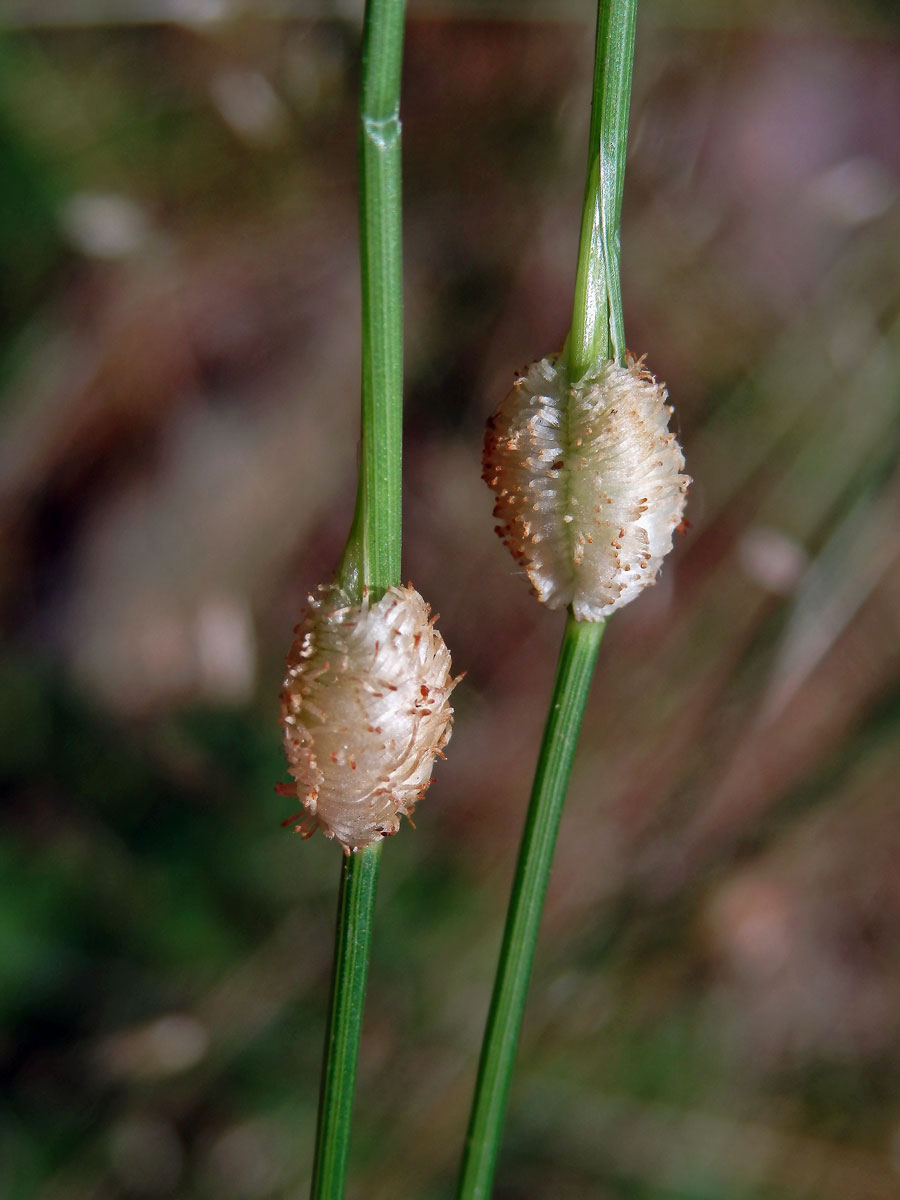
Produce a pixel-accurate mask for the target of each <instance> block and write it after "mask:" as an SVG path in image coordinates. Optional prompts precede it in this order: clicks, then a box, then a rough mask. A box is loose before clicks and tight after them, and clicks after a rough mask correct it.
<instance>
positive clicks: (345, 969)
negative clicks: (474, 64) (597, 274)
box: [310, 0, 405, 1200]
mask: <svg viewBox="0 0 900 1200" xmlns="http://www.w3.org/2000/svg"><path fill="white" fill-rule="evenodd" d="M404 15H405V0H367V3H366V15H365V23H364V27H363V45H362V82H361V97H360V123H359V230H360V266H361V271H360V274H361V282H362V433H361V448H360V470H359V488H358V491H357V498H356V510H355V512H354V517H353V524H352V527H351V530H350V536H349V538H348V540H347V547H346V550H345V551H344V555H343V558H342V561H341V565H340V568H339V571H338V577H339V579H340V582H341V584H342V586H343V587H344V589H345V590H346V591H347V592H348V594H349V595H350V596H351V597H352V598H353V599H355V600H356V601H357V603H359V602H361V601H362V599H363V597H364V596H365V595H366V594H368V595H369V596H372V595H374V596H378V595H380V594H381V593H382V592H383V591H384V590H385V588H387V587H389V586H391V585H392V584H399V583H400V546H401V512H400V496H401V455H402V427H403V264H402V235H401V207H400V189H401V181H400V115H399V114H400V71H401V64H402V56H403V22H404ZM380 862H381V843H380V842H378V843H375V844H374V845H371V846H367V847H365V848H364V849H362V850H358V851H357V852H356V853H354V854H350V855H347V856H346V857H345V859H344V862H343V867H342V870H341V885H340V892H339V896H338V914H337V927H336V931H335V952H334V966H333V972H332V983H331V1002H330V1006H329V1014H328V1029H327V1034H326V1038H325V1052H324V1061H323V1066H322V1076H321V1086H320V1093H319V1117H318V1126H317V1131H316V1149H315V1161H314V1164H313V1177H312V1187H311V1191H310V1196H311V1198H312V1200H340V1197H342V1196H343V1195H344V1191H345V1187H346V1179H347V1163H348V1158H349V1150H350V1127H351V1121H352V1117H353V1097H354V1091H355V1087H356V1064H357V1059H358V1057H359V1043H360V1037H361V1033H362V1019H363V1009H364V1006H365V997H366V980H367V977H368V969H369V952H370V946H371V938H372V924H373V916H374V910H375V895H376V887H377V882H378V868H379V865H380Z"/></svg>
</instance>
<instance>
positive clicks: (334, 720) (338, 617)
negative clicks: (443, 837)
mask: <svg viewBox="0 0 900 1200" xmlns="http://www.w3.org/2000/svg"><path fill="white" fill-rule="evenodd" d="M435 620H436V617H432V616H431V612H430V609H429V606H428V605H427V604H426V603H425V601H424V600H423V599H422V597H421V596H420V595H419V593H418V592H417V591H416V590H415V588H413V586H412V585H411V584H410V585H408V586H407V587H405V588H400V587H390V588H388V589H387V591H386V592H385V593H384V595H383V596H382V597H381V598H380V599H379V600H376V601H372V602H370V601H369V599H368V598H366V599H364V600H363V603H362V604H361V605H355V604H352V603H351V602H350V600H349V599H348V597H347V595H346V594H345V593H344V592H343V591H342V590H341V589H340V588H339V587H338V586H336V585H331V586H325V587H321V588H320V589H319V590H318V593H317V594H316V595H315V596H310V597H309V607H308V609H307V610H306V612H305V614H304V616H303V619H302V620H301V622H300V624H299V625H298V626H297V627H296V629H295V630H294V633H295V638H294V642H293V644H292V646H291V649H290V652H289V654H288V658H287V674H286V676H285V679H284V685H283V689H282V693H281V713H282V715H281V723H282V728H283V731H284V748H285V753H286V755H287V760H288V769H289V771H290V774H291V776H292V778H293V782H292V783H290V784H279V786H278V791H279V792H280V793H281V794H282V795H289V796H292V797H296V798H297V799H298V800H299V802H300V803H301V805H302V806H303V808H302V811H301V812H299V813H297V814H296V816H295V817H293V818H289V820H288V821H286V822H285V824H290V823H291V822H292V821H294V822H297V823H296V825H295V828H296V829H297V831H298V832H300V833H302V834H303V835H304V836H305V837H308V836H310V835H311V834H312V833H313V832H314V831H315V830H316V829H321V830H322V832H323V833H324V834H325V836H326V837H329V838H334V839H335V840H336V841H338V842H339V843H340V844H341V846H342V847H343V848H344V852H345V853H347V854H349V853H351V852H352V851H354V850H357V849H359V848H360V847H362V846H368V845H370V844H371V843H372V842H377V841H380V840H381V839H382V838H384V837H387V836H389V835H391V834H393V833H396V832H397V830H398V829H399V828H400V818H401V817H403V816H406V817H409V816H410V814H411V813H412V812H413V810H414V808H415V807H416V805H417V804H418V803H419V801H420V800H421V799H422V797H423V796H424V795H425V792H426V790H427V788H428V786H429V784H430V782H431V769H432V765H433V763H434V759H435V758H436V757H440V758H443V757H444V755H443V748H444V746H446V744H447V742H448V741H449V738H450V727H451V722H452V717H453V709H452V708H451V707H450V703H449V696H450V693H451V691H452V690H453V688H454V686H455V684H456V682H457V681H456V680H455V679H453V678H452V677H451V675H450V653H449V651H448V650H447V647H446V645H445V644H444V640H443V638H442V637H441V635H440V634H439V633H438V631H437V629H435V626H434V623H435Z"/></svg>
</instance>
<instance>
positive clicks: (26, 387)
mask: <svg viewBox="0 0 900 1200" xmlns="http://www.w3.org/2000/svg"><path fill="white" fill-rule="evenodd" d="M642 4H643V7H642V12H641V18H640V27H639V33H638V52H637V61H636V69H635V94H634V102H633V108H632V124H631V157H630V160H629V167H628V176H627V183H626V195H625V211H624V234H623V238H624V243H623V281H624V289H625V304H626V326H627V329H628V336H629V344H630V345H631V347H632V349H633V350H634V351H635V352H636V353H643V352H645V351H647V352H648V355H649V363H650V365H651V366H652V368H653V369H654V370H655V371H656V372H658V374H659V375H660V376H661V377H662V378H665V379H666V380H667V381H668V383H669V386H670V390H671V394H672V398H673V401H674V403H675V405H676V409H677V419H678V422H679V425H680V430H681V436H682V440H683V444H684V446H685V451H686V455H687V458H688V467H689V470H690V471H691V473H692V474H693V476H694V478H695V481H696V482H695V485H694V488H693V490H692V495H691V500H690V504H689V509H688V517H689V519H690V521H691V524H692V528H691V529H690V530H689V531H688V533H687V535H686V536H685V538H684V539H683V540H680V541H679V544H678V546H677V547H676V551H675V553H674V554H673V556H672V558H671V559H670V560H669V562H668V564H667V566H666V568H665V570H664V574H663V579H662V581H661V583H660V585H659V586H658V587H656V588H655V589H653V591H652V592H651V593H649V594H647V595H645V596H644V597H642V598H641V599H640V601H639V602H638V603H636V604H635V605H633V606H632V607H630V608H628V609H627V610H625V611H624V612H622V613H621V614H618V615H617V616H616V617H615V619H614V621H613V622H612V624H611V627H610V629H609V631H608V633H607V636H606V639H605V643H604V647H603V652H602V654H601V663H600V668H599V673H598V678H597V681H596V685H595V689H594V693H593V697H592V703H591V707H590V710H589V713H588V716H587V720H586V723H585V731H584V736H583V744H582V747H581V751H580V754H579V758H578V761H577V765H576V770H575V775H574V778H573V787H572V792H571V796H570V801H569V805H568V811H567V815H566V818H565V821H564V825H563V830H562V835H561V841H560V846H559V851H558V859H557V865H556V868H555V872H554V878H553V881H552V884H551V892H550V896H549V902H548V910H547V915H546V920H545V928H544V936H543V938H542V941H541V944H540V947H539V955H538V965H537V971H536V977H535V981H534V987H533V990H532V998H531V1005H530V1009H529V1013H528V1017H527V1020H526V1028H525V1035H524V1041H523V1046H522V1052H521V1056H520V1066H519V1071H518V1074H517V1076H516V1079H515V1082H514V1088H513V1095H512V1103H511V1111H510V1123H509V1129H508V1136H507V1139H506V1143H505V1148H504V1154H503V1159H502V1162H501V1172H500V1181H499V1187H498V1193H497V1194H498V1196H501V1197H504V1198H505V1200H513V1198H517V1200H518V1198H520V1200H526V1198H527V1200H532V1198H535V1200H537V1198H539V1197H540V1198H544V1197H553V1198H554V1200H556V1198H559V1200H575V1198H579V1200H580V1198H585V1200H587V1198H588V1197H590V1198H596V1197H610V1198H612V1197H615V1198H616V1200H619V1198H627V1200H631V1198H635V1200H637V1198H640V1200H675V1198H677V1200H748V1198H751V1197H752V1198H753V1200H801V1198H807V1197H810V1198H812V1197H815V1198H816V1200H832V1198H833V1200H885V1198H886V1197H888V1196H891V1195H895V1194H897V1191H898V1189H900V951H898V947H900V866H898V864H900V822H898V819H897V799H898V791H900V788H898V777H900V756H898V743H900V470H898V449H900V419H898V418H900V26H898V24H897V22H896V17H895V14H894V12H893V8H892V7H891V6H890V5H886V4H881V5H876V4H871V5H869V6H858V5H851V4H849V3H848V2H843V3H842V2H838V0H832V2H831V3H826V2H824V0H820V2H813V0H808V2H807V3H805V4H802V5H799V6H793V7H792V8H791V11H790V14H786V12H785V10H784V9H783V8H782V6H776V5H763V4H757V5H752V6H749V7H747V8H745V9H742V10H741V12H740V13H739V14H738V13H737V11H736V8H735V6H733V5H731V4H727V3H725V2H724V0H720V2H718V3H717V2H715V0H707V2H706V3H696V4H689V5H677V6H676V5H671V4H666V3H663V2H662V0H642ZM4 8H5V9H6V13H7V15H6V26H5V27H4V29H3V31H2V37H0V321H2V330H0V381H2V408H0V420H2V429H3V444H2V451H0V503H2V509H0V539H2V550H3V555H2V563H3V568H2V572H0V601H2V604H0V613H2V621H3V631H4V634H5V642H6V649H5V653H4V656H3V660H2V664H0V711H2V720H0V769H2V776H3V780H4V785H5V786H4V794H5V802H4V808H3V823H2V841H0V862H2V872H0V878H2V880H3V884H4V887H3V894H4V900H3V906H2V908H0V1012H2V1021H0V1024H2V1034H0V1071H2V1077H3V1087H4V1090H5V1093H6V1099H5V1103H4V1105H3V1107H2V1115H0V1161H2V1163H3V1171H2V1178H0V1196H2V1197H3V1200H25V1198H28V1200H31V1198H32V1197H38V1198H39V1200H82V1198H87V1197H90V1198H92V1200H93V1198H95V1197H100V1198H103V1200H120V1198H121V1200H125V1198H131V1197H166V1196H174V1197H189V1198H197V1200H202V1198H206V1197H216V1200H255V1198H260V1200H262V1198H265V1197H281V1196H286V1195H301V1194H303V1189H304V1187H305V1186H306V1182H307V1180H308V1175H309V1170H310V1164H311V1152H312V1142H313V1126H314V1119H315V1104H316V1087H317V1077H318V1069H319V1060H320V1054H321V1039H322V1031H323V1022H324V1011H325V1005H326V1000H327V988H328V976H329V970H330V954H331V938H332V922H333V911H334V904H335V894H336V884H337V877H338V859H339V852H338V851H337V850H336V848H335V847H334V846H333V845H330V844H328V843H326V842H325V841H323V840H321V839H314V840H313V841H311V842H310V843H308V844H302V843H301V842H300V841H299V839H297V838H295V837H293V836H291V835H290V834H289V833H287V832H285V831H283V830H282V829H281V828H280V827H279V821H280V820H281V819H282V817H284V816H287V815H288V812H287V811H286V810H285V807H284V802H283V801H282V800H280V799H279V798H278V797H276V796H275V794H274V792H273V785H274V783H275V781H276V780H277V779H279V778H281V777H283V774H284V771H283V765H282V761H281V754H280V746H279V731H278V726H277V692H278V686H279V681H280V668H281V659H282V656H283V654H284V652H285V650H286V648H287V644H288V641H289V636H290V629H291V626H292V625H293V624H294V622H295V620H296V617H297V612H298V610H299V608H300V606H301V604H302V601H303V597H304V595H305V593H306V591H307V590H308V589H309V588H310V587H312V586H313V585H315V584H316V583H317V582H319V581H320V580H321V579H323V578H325V577H326V576H327V575H328V573H329V572H330V571H331V569H332V568H333V567H334V565H335V563H336V561H337V557H338V555H339V553H340V549H341V547H342V545H343V539H344V535H345V533H346V529H347V526H348V524H349V518H350V514H351V511H352V504H353V495H354V486H355V476H356V440H357V422H358V417H357V405H358V298H357V281H358V268H357V263H356V226H355V221H356V216H355V191H354V189H355V127H354V120H355V85H356V72H357V51H358V32H359V28H358V17H359V13H358V12H357V11H356V9H353V10H352V11H351V10H350V9H347V8H346V7H341V8H340V11H338V10H337V8H335V10H334V11H333V12H332V11H330V10H328V9H327V8H325V7H321V6H320V7H318V8H317V9H316V10H315V12H311V11H306V10H305V9H304V8H303V7H302V6H299V5H298V6H296V7H295V8H294V9H292V10H291V11H287V7H285V9H284V10H282V11H281V13H280V15H279V12H278V11H276V9H277V6H267V7H266V8H265V9H264V8H263V6H260V7H259V9H258V11H254V9H253V6H250V5H238V4H236V3H235V4H230V3H226V2H224V0H222V2H220V3H216V4H211V3H206V4H204V3H200V0H195V2H194V3H188V2H187V0H184V2H183V3H182V4H180V5H178V4H168V5H165V6H164V5H162V4H160V5H158V6H154V4H152V3H150V0H147V2H146V3H143V4H142V5H140V6H139V5H138V4H136V3H134V4H131V3H129V2H128V0H119V3H118V4H115V3H112V2H111V0H107V2H106V3H104V4H103V5H95V6H92V5H89V4H88V3H87V0H78V2H76V3H69V4H66V5H59V4H56V5H54V4H51V3H49V0H48V2H46V3H44V2H42V0H32V2H30V3H29V4H27V5H22V4H19V5H16V4H12V5H9V6H4ZM157 9H158V11H157ZM3 11H4V10H2V9H0V21H2V20H3ZM154 17H155V18H156V20H154ZM137 18H140V21H138V20H137ZM64 20H65V21H68V24H63V23H62V22H63V21H64ZM591 53H592V12H591V8H590V6H589V5H588V4H586V3H585V4H583V5H581V6H577V5H573V6H572V8H571V9H567V10H565V14H564V16H563V17H561V16H560V15H559V13H558V12H557V11H556V10H552V11H551V10H548V9H546V8H545V9H540V8H533V9H525V10H522V9H521V8H518V7H517V8H516V11H515V13H514V14H511V15H510V16H509V17H508V18H504V17H503V15H502V10H500V9H498V8H497V7H496V6H495V7H493V8H491V9H490V10H489V11H488V10H484V11H482V10H481V9H479V8H478V6H477V5H474V4H466V5H459V6H455V5H453V4H450V5H445V6H441V7H437V6H434V5H428V6H427V7H426V6H423V7H421V8H417V7H416V6H415V5H414V6H413V8H412V11H411V14H410V25H409V35H408V43H407V55H406V70H405V95H404V137H405V152H404V153H405V158H404V169H405V194H404V210H405V231H406V274H407V305H406V320H407V363H408V409H407V433H408V437H407V451H406V496H405V557H404V571H405V573H406V574H407V575H409V577H410V578H412V579H413V580H414V581H415V583H416V585H417V586H418V587H419V588H420V590H421V591H422V592H423V594H425V595H426V596H428V597H429V599H430V600H431V602H432V603H433V604H434V605H435V606H436V607H437V608H439V609H440V611H441V613H442V617H441V628H442V630H443V632H444V634H445V637H446V638H447V641H448V643H449V645H450V647H451V649H452V650H453V653H454V658H455V662H456V664H457V666H458V669H467V670H468V675H467V678H466V681H465V684H464V685H463V686H461V687H460V688H459V689H458V691H457V693H456V708H457V722H456V729H455V733H454V738H453V742H452V744H451V747H450V756H449V760H448V762H447V763H445V764H441V766H440V770H439V772H438V773H437V779H436V782H435V784H434V787H433V788H432V790H431V791H430V792H429V796H428V802H427V804H426V805H423V807H422V810H421V813H420V815H419V819H418V821H417V825H418V828H417V830H416V831H415V832H413V831H412V830H409V829H406V830H404V831H403V833H402V834H401V836H400V837H398V838H397V839H395V840H394V841H393V842H391V843H390V844H389V845H388V846H387V847H386V850H385V856H384V863H383V868H382V880H381V895H380V898H379V909H378V916H377V921H378V927H377V930H376V940H375V949H374V961H373V965H372V973H371V982H370V992H369V1004H368V1009H367V1018H366V1028H365V1038H364V1044H363V1049H362V1059H361V1064H360V1076H361V1078H360V1091H359V1096H358V1106H357V1112H358V1116H357V1125H356V1134H355V1141H354V1151H353V1162H352V1178H353V1185H352V1189H351V1194H352V1195H353V1196H355V1197H360V1198H361V1197H366V1200H397V1197H404V1198H410V1200H426V1198H429V1200H430V1198H434V1200H440V1198H443V1197H446V1196H449V1195H450V1193H451V1190H452V1180H453V1177H454V1173H455V1169H456V1164H457V1161H458V1155H459V1151H460V1147H461V1139H462V1136H463V1131H464V1127H465V1120H466V1115H467V1110H468V1104H469V1099H470V1095H471V1089H472V1084H473V1079H474V1071H475V1064H476V1057H477V1052H478V1046H479V1042H480V1036H481V1031H482V1026H483V1021H484V1016H485V1009H486V1005H487V999H488V995H489V991H490V985H491V978H492V971H493V963H494V960H495V956H496V952H497V949H498V941H499V933H500V929H501V925H502V916H503V910H504V907H505V902H506V894H507V889H508V884H509V879H510V874H511V870H512V859H513V856H514V853H515V848H516V843H517V840H518V833H519V828H520V824H521V819H522V815H523V812H524V805H525V801H526V798H527V790H528V786H529V782H530V778H531V774H532V771H533V767H534V760H535V756H536V752H537V740H538V737H539V734H540V728H541V724H542V720H543V715H544V711H545V705H546V700H547V695H548V693H549V687H550V682H551V677H552V672H553V666H554V660H555V654H556V648H557V644H558V639H559V637H560V635H561V629H562V619H561V618H560V617H559V615H556V616H554V615H553V614H551V613H547V612H544V611H542V610H540V609H539V607H538V606H537V605H535V604H534V602H533V600H532V599H531V598H530V597H529V596H528V594H527V588H526V586H525V584H524V582H523V580H522V579H521V578H518V577H516V574H515V572H514V571H513V570H512V569H511V567H510V564H509V560H508V556H507V555H506V552H505V551H504V549H503V547H502V546H501V545H500V543H499V542H498V541H497V539H496V538H495V537H494V535H493V533H492V531H491V524H492V523H491V519H490V507H491V502H490V497H489V495H488V494H487V491H486V490H485V489H484V487H483V485H482V484H481V482H480V479H479V456H480V441H481V430H482V425H483V421H484V418H485V416H486V415H487V413H488V412H489V411H490V409H491V408H492V407H493V405H494V404H495V403H496V400H497V399H498V397H499V396H500V395H501V394H502V393H503V391H504V390H505V389H506V388H507V387H508V384H509V380H510V378H511V376H512V373H513V371H514V370H515V369H516V368H520V367H521V366H522V365H523V364H524V363H525V362H527V361H529V360H530V359H532V358H534V357H537V356H539V355H541V354H544V353H546V352H549V351H552V350H553V349H554V348H555V347H558V346H559V344H560V342H561V340H562V337H563V336H564V334H565V330H566V326H567V322H568V318H569V312H568V306H569V302H570V295H571V286H572V273H573V270H574V260H575V247H576V240H577V224H578V214H579V210H580V201H581V195H580V192H581V186H582V180H583V167H584V164H583V154H584V143H585V138H586V131H587V104H586V98H587V96H588V94H589V89H590V64H591Z"/></svg>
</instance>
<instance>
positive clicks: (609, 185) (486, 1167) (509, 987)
mask: <svg viewBox="0 0 900 1200" xmlns="http://www.w3.org/2000/svg"><path fill="white" fill-rule="evenodd" d="M635 6H636V0H600V4H599V6H598V16H597V44H596V54H595V64H594V86H593V98H592V109H591V131H590V141H589V150H588V170H587V183H586V187H585V200H584V209H583V216H582V223H581V239H580V243H579V248H578V265H577V270H576V281H575V300H574V305H573V318H572V329H571V332H570V334H569V338H568V340H567V343H566V351H565V353H566V355H567V359H568V371H569V378H570V379H572V380H577V379H579V378H581V377H582V376H583V375H585V374H586V373H587V372H589V371H591V370H592V369H595V368H596V367H598V366H599V364H600V363H601V362H602V361H603V360H604V359H606V358H609V357H615V358H616V359H617V360H618V361H619V362H622V361H623V359H624V355H625V339H624V323H623V319H622V295H621V288H620V283H619V218H620V213H621V207H622V185H623V181H624V174H625V151H626V143H627V136H628V105H629V97H630V94H631V72H632V64H633V61H634V22H635ZM603 630H604V623H603V622H597V623H588V622H579V621H576V620H575V619H574V617H573V616H572V613H571V611H570V612H569V615H568V618H567V621H566V628H565V632H564V634H563V642H562V649H561V650H560V656H559V663H558V666H557V671H556V680H555V682H554V686H553V694H552V697H551V700H550V711H549V713H548V716H547V723H546V726H545V729H544V736H543V740H542V742H541V749H540V753H539V756H538V764H537V769H536V771H535V777H534V785H533V788H532V792H531V802H530V804H529V808H528V815H527V817H526V820H525V830H524V833H523V835H522V843H521V846H520V849H519V858H518V862H517V864H516V870H515V875H514V877H513V887H512V895H511V898H510V903H509V909H508V910H507V916H506V927H505V930H504V934H503V943H502V947H501V950H500V958H499V961H498V966H497V976H496V979H495V982H494V992H493V996H492V998H491V1007H490V1011H489V1015H488V1021H487V1027H486V1029H485V1035H484V1042H483V1044H482V1050H481V1060H480V1062H479V1066H478V1079H477V1082H476V1085H475V1099H474V1102H473V1105H472V1114H471V1117H470V1120H469V1129H468V1134H467V1137H466V1147H465V1153H464V1157H463V1167H462V1176H461V1180H460V1188H459V1197H460V1200H488V1197H489V1196H490V1194H491V1189H492V1186H493V1179H494V1174H495V1171H496V1167H497V1158H498V1155H499V1151H500V1140H501V1136H502V1132H503V1122H504V1119H505V1116H506V1104H507V1098H508V1095H509V1086H510V1080H511V1078H512V1071H513V1067H514V1065H515V1057H516V1048H517V1045H518V1041H519V1033H520V1030H521V1027H522V1017H523V1014H524V1011H525V1001H526V998H527V994H528V985H529V981H530V978H531V968H532V963H533V962H534V953H535V947H536V945H537V938H538V932H539V929H540V923H541V913H542V911H543V905H544V897H545V895H546V891H547V883H548V880H549V876H550V867H551V863H552V861H553V851H554V847H555V845H556V836H557V832H558V830H559V822H560V819H561V817H562V809H563V803H564V801H565V795H566V789H567V787H568V782H569V776H570V774H571V771H572V762H573V759H574V757H575V749H576V746H577V744H578V734H579V731H580V729H581V723H582V720H583V717H584V710H585V706H586V704H587V697H588V691H589V689H590V684H591V679H592V678H593V674H594V666H595V663H596V661H597V651H598V650H599V647H600V641H601V638H602V637H603Z"/></svg>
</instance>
